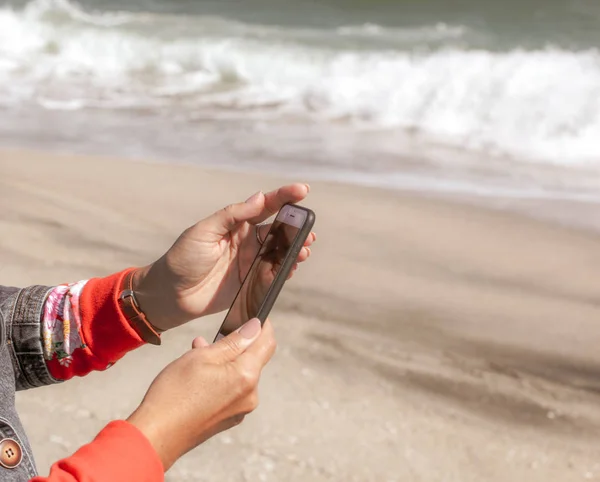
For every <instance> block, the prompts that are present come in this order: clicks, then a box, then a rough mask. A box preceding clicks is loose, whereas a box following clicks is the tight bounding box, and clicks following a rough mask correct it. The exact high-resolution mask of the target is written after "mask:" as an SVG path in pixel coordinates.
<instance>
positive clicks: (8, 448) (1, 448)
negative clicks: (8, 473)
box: [0, 438, 23, 469]
mask: <svg viewBox="0 0 600 482" xmlns="http://www.w3.org/2000/svg"><path fill="white" fill-rule="evenodd" d="M21 460H23V450H22V449H21V446H20V445H19V442H17V441H16V440H13V439H11V438H5V439H4V440H1V441H0V465H2V467H4V468H7V469H14V468H16V467H18V466H19V464H20V463H21Z"/></svg>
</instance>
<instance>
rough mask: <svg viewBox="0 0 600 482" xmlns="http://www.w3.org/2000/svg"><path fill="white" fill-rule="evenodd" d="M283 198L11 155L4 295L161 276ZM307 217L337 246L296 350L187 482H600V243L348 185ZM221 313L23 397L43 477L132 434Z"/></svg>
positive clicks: (188, 461)
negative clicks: (269, 201) (162, 269)
mask: <svg viewBox="0 0 600 482" xmlns="http://www.w3.org/2000/svg"><path fill="white" fill-rule="evenodd" d="M282 182H284V181H283V180H281V179H276V178H274V177H268V176H266V175H253V174H241V173H231V172H217V171H209V170H203V169H199V168H195V167H187V166H174V165H158V164H149V163H141V162H129V161H123V160H119V159H101V158H84V157H81V156H67V155H62V156H58V155H49V154H46V153H36V152H26V151H0V204H1V206H2V209H1V210H0V232H1V233H2V235H1V236H0V276H1V279H2V283H3V284H11V285H18V286H25V285H29V284H55V283H60V282H65V281H76V280H79V279H84V278H87V277H91V276H103V275H106V274H109V273H111V272H114V271H117V270H120V269H123V268H125V267H127V266H134V265H141V264H145V263H148V262H150V261H152V260H153V259H155V258H156V257H157V256H158V255H160V254H161V253H162V252H163V251H164V250H165V249H167V248H168V247H169V245H170V244H171V242H172V241H173V240H174V239H175V237H176V236H177V235H178V234H179V232H180V231H182V230H183V229H185V228H186V227H187V226H188V225H190V224H192V223H194V222H195V221H196V220H199V219H201V218H203V217H204V216H206V215H208V214H210V213H211V212H212V211H214V210H216V209H218V208H219V207H222V206H224V205H226V204H228V203H230V202H233V201H237V200H242V199H245V198H246V197H248V196H249V195H250V194H252V193H253V192H255V191H257V190H259V189H262V190H267V189H270V188H273V187H275V186H277V185H279V184H280V183H282ZM305 204H306V205H307V206H309V207H311V208H313V209H314V210H315V212H316V213H317V224H316V231H317V232H318V242H317V244H316V245H315V248H314V249H313V256H312V257H311V260H310V262H309V263H308V264H307V265H305V266H303V268H302V269H301V270H300V271H299V273H298V274H297V276H296V277H295V278H294V279H293V280H292V281H291V282H290V283H288V284H287V285H286V287H285V290H284V293H283V295H282V297H281V298H280V300H279V302H278V304H277V306H276V309H275V311H274V312H273V314H272V321H273V324H274V326H275V328H276V332H277V335H278V341H279V348H278V352H277V354H276V356H275V358H274V359H273V361H272V363H271V364H270V365H269V366H268V368H267V369H266V370H265V373H264V375H263V378H262V383H261V405H260V407H259V408H258V410H257V411H256V412H255V413H253V414H252V415H251V416H249V417H248V418H247V419H246V421H245V422H244V424H242V425H241V426H240V427H238V428H236V429H234V430H231V431H229V432H227V433H224V434H221V435H219V436H217V437H215V438H214V439H212V440H211V441H209V442H208V443H206V444H205V445H203V446H201V447H199V448H198V449H196V450H195V451H193V452H191V453H190V454H188V455H187V456H185V457H184V458H183V459H181V460H180V461H179V462H178V463H177V464H176V465H175V466H174V467H173V468H172V470H171V471H170V472H169V473H168V474H167V476H166V480H169V481H215V480H223V481H290V482H292V481H315V482H317V481H344V482H345V481H361V482H362V481H377V482H380V481H382V482H383V481H460V482H467V481H545V482H552V481H561V482H566V481H577V480H594V479H600V301H599V300H600V295H599V293H600V237H598V236H597V235H595V234H593V233H591V232H585V231H583V230H576V229H573V228H566V227H564V226H559V225H557V224H552V223H550V222H541V221H535V220H533V219H531V218H530V217H526V216H524V215H520V214H517V213H513V212H507V211H498V210H491V209H485V208H480V207H475V206H474V205H473V204H464V203H463V204H460V203H457V202H450V201H444V200H440V199H427V198H425V197H423V196H418V195H416V194H409V193H401V192H391V191H384V190H378V189H370V188H363V187H356V186H348V185H342V184H334V183H323V182H313V183H312V191H311V194H310V196H309V198H308V199H307V201H306V203H305ZM556 207H557V209H558V208H560V206H556ZM222 316H223V315H222V314H221V315H217V316H213V317H209V318H206V319H201V320H197V321H194V322H192V323H190V324H188V325H186V326H184V327H181V328H179V329H177V330H175V331H173V332H169V333H167V334H166V335H165V336H164V344H163V346H162V347H160V348H157V347H153V346H147V347H143V348H141V349H140V350H138V351H136V352H134V353H131V354H129V355H127V356H126V357H125V358H124V359H123V360H121V361H120V362H119V363H118V364H116V365H115V366H114V367H112V368H111V369H109V370H108V371H106V372H102V373H94V374H91V375H89V376H88V377H86V378H82V379H77V380H72V381H69V382H67V383H64V384H61V385H56V386H52V387H45V388H41V389H36V390H34V391H29V392H24V393H19V394H18V397H17V398H18V407H19V409H20V413H21V415H22V418H23V421H24V424H25V426H26V428H27V430H28V433H29V436H30V439H31V442H32V445H33V448H34V450H35V453H36V457H37V462H38V465H39V468H40V471H41V473H47V471H48V468H49V466H50V464H51V463H52V462H53V461H55V460H57V459H58V458H60V457H64V456H67V455H69V454H70V453H72V452H73V451H74V450H76V449H77V447H78V446H80V445H81V444H84V443H86V442H88V441H89V440H90V439H91V438H92V437H93V436H94V434H95V433H97V431H98V430H99V429H101V427H102V426H103V425H104V424H105V423H107V422H108V421H109V420H111V419H114V418H122V417H126V416H127V415H128V414H129V413H130V412H131V410H132V409H133V408H134V407H135V406H136V404H137V403H138V402H139V400H140V399H141V397H142V395H143V393H144V391H145V389H146V387H147V386H148V384H149V383H150V381H151V380H152V378H153V377H154V376H155V375H156V374H157V373H158V372H159V371H160V369H161V367H163V366H164V365H166V364H167V363H168V362H169V361H170V360H172V359H174V358H175V357H177V356H178V355H179V354H181V353H182V352H183V351H184V350H186V349H188V347H189V346H190V343H191V341H192V339H193V338H194V337H195V336H197V335H203V336H206V337H207V338H211V337H212V336H213V335H214V333H215V331H216V330H217V328H218V325H219V323H220V321H221V320H222Z"/></svg>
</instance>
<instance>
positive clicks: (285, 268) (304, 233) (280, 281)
mask: <svg viewBox="0 0 600 482" xmlns="http://www.w3.org/2000/svg"><path fill="white" fill-rule="evenodd" d="M293 206H294V208H296V209H301V210H302V211H305V212H306V222H305V223H304V226H302V229H300V231H299V232H298V235H297V236H296V239H295V240H294V244H293V245H292V249H290V251H289V253H288V255H287V256H286V258H285V260H284V261H283V263H282V264H281V269H280V270H279V271H278V272H277V276H275V279H274V280H273V284H272V285H271V288H270V289H269V291H268V292H267V295H266V296H265V300H264V301H263V304H262V306H261V307H260V309H259V310H258V316H257V318H258V319H259V320H260V322H261V324H262V323H264V322H265V321H266V320H267V317H268V316H269V313H270V312H271V309H272V308H273V305H274V304H275V301H276V300H277V297H278V296H279V293H280V292H281V290H282V288H283V285H284V284H285V282H286V281H287V277H288V275H289V274H290V271H291V269H292V267H293V266H294V263H295V262H296V258H297V257H298V254H299V253H300V250H301V249H302V247H303V246H304V242H305V241H306V238H308V235H309V234H310V232H311V230H312V228H313V226H314V224H315V219H316V217H315V213H314V212H313V211H311V210H310V209H308V208H305V207H302V206H299V205H297V204H294V205H293Z"/></svg>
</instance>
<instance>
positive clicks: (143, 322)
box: [119, 270, 161, 345]
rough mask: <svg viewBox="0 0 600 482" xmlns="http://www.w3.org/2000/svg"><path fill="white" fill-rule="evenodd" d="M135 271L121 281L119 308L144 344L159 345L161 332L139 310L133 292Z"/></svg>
mask: <svg viewBox="0 0 600 482" xmlns="http://www.w3.org/2000/svg"><path fill="white" fill-rule="evenodd" d="M134 273H135V270H131V271H129V273H127V274H126V275H125V278H124V280H123V288H122V290H121V293H120V294H119V306H120V308H121V311H122V312H123V314H124V315H125V318H127V321H129V324H130V325H131V327H132V328H133V329H134V330H135V332H136V333H137V334H138V335H139V336H140V338H141V339H142V340H144V341H145V342H146V343H150V344H152V345H160V344H161V339H160V333H161V331H160V330H159V329H158V328H156V327H155V326H153V325H152V323H150V322H149V321H148V319H147V318H146V315H145V314H144V312H143V311H142V310H141V308H140V304H139V303H138V301H137V298H136V297H135V292H134V291H133V274H134Z"/></svg>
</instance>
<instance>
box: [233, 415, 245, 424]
mask: <svg viewBox="0 0 600 482" xmlns="http://www.w3.org/2000/svg"><path fill="white" fill-rule="evenodd" d="M245 417H246V414H245V413H240V414H239V415H234V416H233V417H232V418H231V423H232V425H233V426H234V427H235V426H237V425H239V424H240V423H242V422H243V421H244V418H245Z"/></svg>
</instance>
